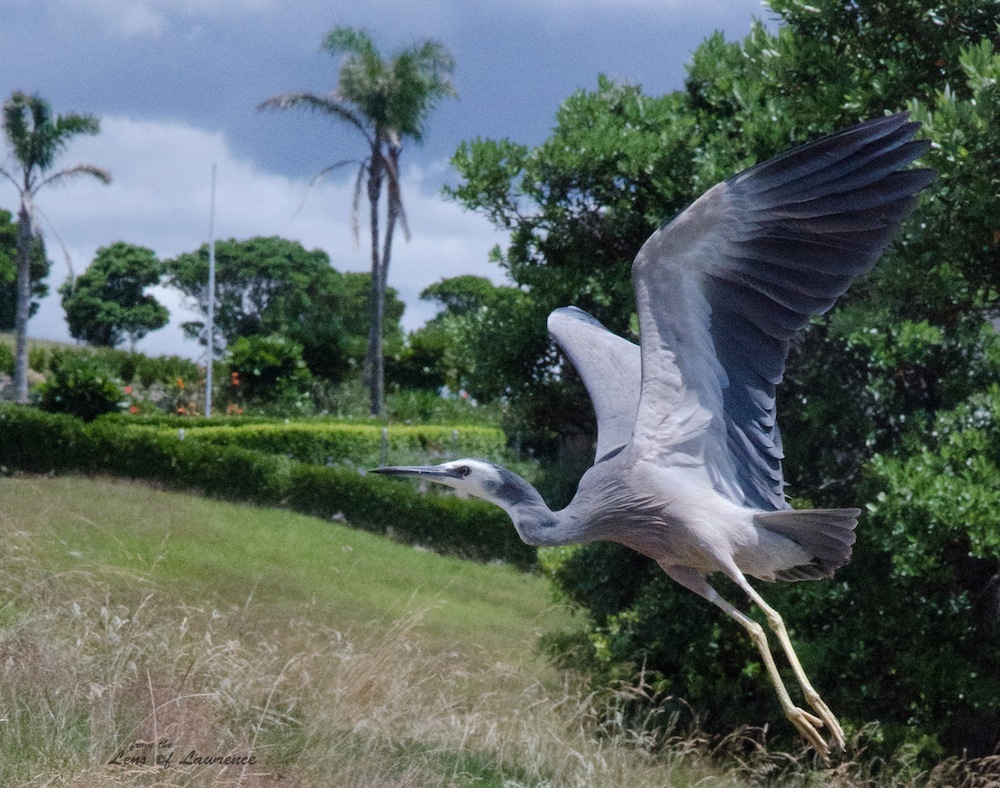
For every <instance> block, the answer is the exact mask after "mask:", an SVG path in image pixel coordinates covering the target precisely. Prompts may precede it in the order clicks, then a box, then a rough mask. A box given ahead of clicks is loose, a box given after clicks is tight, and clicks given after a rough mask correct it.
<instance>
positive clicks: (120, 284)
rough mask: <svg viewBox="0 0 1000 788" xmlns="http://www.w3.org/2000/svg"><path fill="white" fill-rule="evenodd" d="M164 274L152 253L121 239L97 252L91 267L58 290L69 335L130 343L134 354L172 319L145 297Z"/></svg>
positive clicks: (95, 342) (104, 343) (97, 342)
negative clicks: (144, 338)
mask: <svg viewBox="0 0 1000 788" xmlns="http://www.w3.org/2000/svg"><path fill="white" fill-rule="evenodd" d="M164 271H165V269H164V266H163V263H161V262H160V260H159V259H158V258H157V256H156V253H155V252H154V251H153V250H152V249H147V248H145V247H143V246H133V245H131V244H127V243H123V242H121V241H119V242H118V243H116V244H112V245H111V246H107V247H101V248H100V249H98V250H97V256H96V257H95V258H94V261H93V262H92V263H91V264H90V267H89V268H87V270H86V271H84V272H83V274H81V275H80V276H79V277H77V278H76V280H68V281H67V282H66V283H65V284H64V285H63V286H62V287H61V288H59V292H60V293H61V294H62V305H63V309H65V310H66V320H67V322H68V323H69V333H70V335H71V336H73V337H74V338H75V339H79V340H82V341H84V342H88V343H90V344H92V345H100V346H103V347H115V346H117V345H118V344H120V343H121V342H122V341H123V340H125V339H128V341H129V344H130V345H131V348H132V349H133V350H134V349H135V343H136V342H138V341H139V340H140V339H142V337H144V336H145V335H146V334H148V333H149V332H150V331H155V330H156V329H158V328H163V326H165V325H166V324H167V321H168V320H169V318H170V313H169V312H168V311H167V309H166V307H164V306H163V305H162V304H161V303H160V302H159V301H157V300H156V298H155V297H153V296H151V295H147V294H146V293H145V290H146V288H147V287H151V286H153V285H156V284H159V282H160V277H162V276H163V274H164Z"/></svg>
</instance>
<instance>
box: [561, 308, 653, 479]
mask: <svg viewBox="0 0 1000 788" xmlns="http://www.w3.org/2000/svg"><path fill="white" fill-rule="evenodd" d="M548 328H549V334H551V335H552V338H553V339H555V341H556V342H558V343H559V347H560V348H562V351H563V352H564V353H565V354H566V356H567V357H568V358H569V360H570V361H571V362H573V366H574V367H575V368H576V371H577V372H578V373H580V377H581V378H582V379H583V385H584V386H586V387H587V393H588V394H589V395H590V401H591V403H592V404H593V406H594V414H595V415H596V416H597V455H596V457H595V461H596V462H600V461H601V460H602V459H604V458H605V457H607V456H608V455H611V454H614V453H616V452H618V451H621V449H622V448H623V447H624V446H625V445H626V444H627V443H628V441H629V438H631V437H632V425H633V424H635V414H636V410H637V409H638V407H639V382H640V378H641V361H640V359H639V346H638V345H636V344H635V343H634V342H629V341H628V340H627V339H623V338H622V337H620V336H618V335H617V334H612V333H611V332H610V331H608V329H606V328H605V327H604V326H603V325H601V323H600V321H598V320H597V319H596V318H593V317H591V316H590V315H588V314H587V313H586V312H584V311H583V310H582V309H579V308H577V307H575V306H567V307H562V308H560V309H556V310H555V311H554V312H552V314H550V315H549V319H548Z"/></svg>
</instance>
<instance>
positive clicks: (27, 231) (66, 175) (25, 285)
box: [0, 91, 111, 403]
mask: <svg viewBox="0 0 1000 788" xmlns="http://www.w3.org/2000/svg"><path fill="white" fill-rule="evenodd" d="M3 130H4V133H5V134H6V135H7V141H8V142H9V143H10V147H11V148H12V149H13V158H14V162H15V164H16V168H14V167H9V166H8V165H7V163H6V162H4V164H3V165H2V166H0V175H2V176H3V177H5V178H6V179H7V180H9V181H10V182H11V183H13V184H14V188H16V189H17V191H18V194H19V195H20V201H21V207H20V210H19V211H18V214H17V223H18V234H17V308H16V311H15V313H14V333H15V337H16V338H15V350H14V392H15V396H16V398H17V401H18V402H21V403H25V402H27V401H28V317H29V316H30V314H31V250H32V246H33V245H34V241H35V236H36V234H40V231H39V228H38V222H37V212H36V210H35V195H36V194H38V192H39V191H40V190H41V189H42V188H44V187H45V186H48V185H49V184H53V183H57V182H58V181H64V180H69V179H71V178H75V177H77V176H80V175H89V176H91V177H94V178H97V179H98V180H99V181H102V182H103V183H110V182H111V175H110V174H109V173H108V172H107V170H103V169H101V168H100V167H95V166H94V165H93V164H77V165H75V166H73V167H67V168H64V169H61V170H56V171H55V172H50V170H51V168H52V165H53V163H54V161H55V158H56V156H57V155H58V154H59V153H61V152H62V151H63V149H64V148H65V147H66V146H67V145H68V144H69V141H70V140H71V139H72V138H73V137H75V136H77V135H78V134H97V133H98V132H99V131H100V122H99V121H98V120H97V118H95V117H92V116H90V115H75V114H74V115H64V116H56V117H55V118H54V119H53V117H52V110H51V109H50V108H49V105H48V103H47V102H46V101H43V100H42V99H41V98H39V97H38V96H29V95H27V94H25V93H22V92H21V91H14V92H13V93H12V94H11V96H10V98H9V99H7V101H5V102H4V105H3Z"/></svg>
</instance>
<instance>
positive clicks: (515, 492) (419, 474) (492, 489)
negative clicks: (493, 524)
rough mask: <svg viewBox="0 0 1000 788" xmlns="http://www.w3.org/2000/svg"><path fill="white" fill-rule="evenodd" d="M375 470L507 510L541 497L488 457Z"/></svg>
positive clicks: (525, 483) (514, 474)
mask: <svg viewBox="0 0 1000 788" xmlns="http://www.w3.org/2000/svg"><path fill="white" fill-rule="evenodd" d="M372 473H381V474H384V475H386V476H405V477H410V478H413V479H426V480H427V481H429V482H437V483H438V484H444V485H446V486H448V487H454V488H455V489H456V490H460V491H461V492H463V493H466V494H467V495H474V496H475V497H477V498H483V499H485V500H487V501H491V502H493V503H495V504H497V505H498V506H502V507H503V508H504V509H507V510H508V511H509V510H510V508H511V507H514V506H517V505H518V504H522V503H527V502H529V501H531V500H533V499H537V498H538V493H536V492H535V491H534V489H532V487H531V485H529V484H528V483H527V482H526V481H525V480H524V479H522V478H521V477H520V476H518V475H517V474H516V473H513V472H512V471H508V470H507V469H506V468H502V467H500V466H499V465H497V464H495V463H492V462H490V461H489V460H477V459H464V460H452V461H451V462H445V463H441V465H409V466H399V467H390V468H375V469H374V470H373V471H372Z"/></svg>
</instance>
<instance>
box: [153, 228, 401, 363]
mask: <svg viewBox="0 0 1000 788" xmlns="http://www.w3.org/2000/svg"><path fill="white" fill-rule="evenodd" d="M166 266H167V270H168V279H169V282H170V284H171V285H173V286H174V287H176V288H177V289H179V290H180V291H181V292H182V293H183V294H184V295H185V296H186V297H187V298H188V301H189V303H190V304H191V305H192V306H193V307H194V308H195V309H196V310H197V311H199V312H201V313H202V314H206V313H207V309H208V289H207V282H208V246H207V245H203V246H202V247H201V248H200V249H198V250H197V251H196V252H190V253H186V254H182V255H178V257H176V258H175V259H173V260H168V261H167V263H166ZM215 266H216V308H215V329H216V332H217V337H218V339H217V342H218V341H219V340H221V342H222V344H223V346H228V345H232V344H233V343H234V342H236V340H237V339H239V338H240V337H251V336H266V335H273V334H280V335H283V336H285V337H286V338H288V339H289V340H291V341H293V342H296V343H298V344H299V345H301V346H302V354H303V357H304V359H305V360H306V363H307V365H308V366H309V369H310V370H311V371H312V373H313V374H315V375H319V376H321V377H325V378H328V379H330V380H334V381H337V380H340V379H341V378H342V377H343V376H344V375H345V374H346V373H347V372H348V371H349V370H350V369H351V368H352V367H353V366H355V365H357V364H358V363H360V359H361V358H363V356H364V346H365V344H366V341H367V335H368V324H367V319H366V318H365V315H366V314H367V308H366V307H367V304H368V300H369V299H370V297H371V296H370V289H371V277H370V276H368V275H367V274H351V273H346V274H345V273H340V272H338V271H336V270H335V269H334V268H332V267H331V265H330V259H329V257H327V255H326V252H323V251H322V250H319V249H314V250H312V251H309V250H306V249H305V248H304V247H303V246H302V245H301V244H300V243H298V242H297V241H289V240H286V239H284V238H278V237H268V238H260V237H258V238H250V239H247V240H244V241H238V240H235V239H230V240H227V241H220V242H218V243H217V244H216V245H215ZM402 313H403V306H402V304H401V303H400V302H399V300H398V299H397V298H396V297H395V294H394V293H391V292H390V293H389V295H388V306H387V309H386V321H385V323H386V326H385V327H384V330H385V331H386V333H387V335H388V336H389V337H391V338H392V341H393V342H394V343H396V344H398V343H399V342H400V340H399V339H398V337H399V335H400V329H399V320H400V318H401V317H402ZM183 328H184V330H185V332H186V333H187V334H188V335H189V336H191V337H196V338H198V339H199V340H200V341H201V342H202V343H205V341H206V337H205V321H204V320H195V321H190V322H188V323H185V324H184V326H183Z"/></svg>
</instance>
